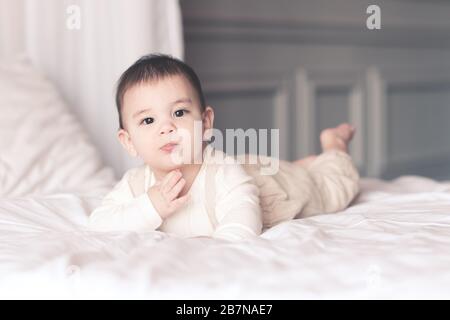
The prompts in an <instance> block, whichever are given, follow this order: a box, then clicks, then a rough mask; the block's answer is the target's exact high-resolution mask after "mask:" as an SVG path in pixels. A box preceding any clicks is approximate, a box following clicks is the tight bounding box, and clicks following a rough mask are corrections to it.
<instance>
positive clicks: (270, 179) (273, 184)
mask: <svg viewBox="0 0 450 320" xmlns="http://www.w3.org/2000/svg"><path fill="white" fill-rule="evenodd" d="M266 159H269V160H270V158H267V157H266ZM253 160H255V158H253ZM266 161H267V160H266ZM255 162H256V161H255ZM250 163H253V162H250ZM262 163H266V162H262ZM243 166H244V169H245V171H246V172H247V173H248V174H250V175H251V176H253V178H254V181H255V183H256V184H257V185H258V187H259V189H260V204H261V208H262V211H263V223H264V228H269V227H271V226H274V225H276V224H278V223H280V222H282V221H286V220H290V219H294V218H304V217H309V216H313V215H316V214H321V213H331V212H337V211H340V210H343V209H345V208H346V207H347V206H348V205H349V204H350V202H351V201H352V200H353V199H354V198H355V196H356V195H357V194H358V192H359V174H358V171H357V170H356V168H355V166H354V165H353V163H352V160H351V158H350V156H349V155H348V154H347V153H345V152H342V151H337V150H333V151H327V152H325V153H322V154H321V155H319V156H318V157H317V158H316V159H315V160H314V161H313V162H312V163H311V164H310V165H309V166H308V167H307V168H305V167H302V166H300V165H298V164H293V163H291V162H287V161H282V160H280V162H279V170H278V172H277V173H276V174H274V175H262V174H261V170H260V169H261V164H260V163H259V162H258V164H244V165H243Z"/></svg>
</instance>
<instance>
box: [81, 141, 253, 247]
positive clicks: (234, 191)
mask: <svg viewBox="0 0 450 320" xmlns="http://www.w3.org/2000/svg"><path fill="white" fill-rule="evenodd" d="M207 148H210V147H209V146H208V147H206V148H205V152H204V158H203V159H204V160H203V163H202V166H201V168H200V170H199V172H198V174H197V176H196V177H195V180H194V182H193V183H192V185H191V188H190V190H189V193H190V199H189V200H188V202H187V203H186V204H185V206H184V207H183V208H181V209H179V210H178V211H177V212H175V213H174V214H172V215H171V216H169V217H168V218H166V219H165V220H164V221H163V220H162V218H161V216H160V215H159V214H158V212H157V211H156V209H155V208H154V206H153V204H152V202H151V200H150V198H149V197H148V194H147V192H144V193H143V194H142V195H140V196H137V197H134V195H133V192H132V189H131V187H130V183H129V178H130V176H131V174H132V170H136V169H130V170H128V171H127V172H126V173H125V174H124V176H123V178H122V179H121V180H120V181H119V182H118V183H117V184H116V186H115V187H114V188H113V190H112V191H111V192H109V193H108V194H107V195H106V196H105V197H104V199H103V201H102V203H101V205H100V207H98V208H96V209H95V210H94V211H93V212H92V213H91V215H90V217H89V227H90V228H91V229H93V230H97V231H122V230H123V231H150V230H160V231H163V232H166V233H169V234H170V233H173V234H176V235H179V236H183V237H196V236H211V237H214V238H221V239H227V240H240V239H243V238H247V237H252V236H257V235H259V234H260V233H261V230H262V216H261V214H262V213H261V212H262V211H261V207H260V204H259V189H258V187H257V186H256V185H255V184H254V183H253V181H252V177H251V176H250V175H248V174H247V173H246V172H245V170H244V169H243V168H242V166H241V165H240V164H238V163H236V162H234V161H233V159H232V158H229V157H228V156H227V155H226V154H225V153H223V152H222V151H219V150H216V151H215V153H214V157H222V159H225V158H228V159H227V160H228V161H221V162H220V161H219V162H216V163H217V164H216V165H217V171H216V175H215V186H216V189H215V190H216V196H215V216H216V219H217V222H218V224H217V226H216V227H215V228H214V227H213V224H212V223H211V221H210V218H209V216H208V212H207V209H206V192H207V190H205V189H206V188H205V186H206V181H205V180H206V167H207V166H208V165H211V160H212V156H211V154H210V153H208V152H206V150H207ZM141 171H142V172H145V173H144V174H145V179H143V180H144V183H145V185H144V190H148V189H149V188H150V187H151V186H153V185H154V184H155V182H156V179H155V176H154V174H153V172H152V171H151V169H150V167H149V166H148V165H146V166H145V170H141Z"/></svg>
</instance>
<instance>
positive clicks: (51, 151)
mask: <svg viewBox="0 0 450 320" xmlns="http://www.w3.org/2000/svg"><path fill="white" fill-rule="evenodd" d="M114 183H115V177H114V173H113V171H112V169H111V168H109V167H106V166H105V165H104V164H103V163H102V161H101V158H100V156H99V154H98V152H97V150H96V149H95V148H94V146H93V144H92V143H91V141H90V139H89V137H88V136H87V134H86V132H85V130H83V128H82V126H81V125H80V123H79V122H78V121H77V119H76V118H75V116H74V115H73V114H71V113H70V111H69V108H68V107H67V105H66V104H65V103H64V102H63V100H62V99H61V97H60V95H59V94H58V92H57V91H56V89H55V88H54V86H53V85H52V84H51V83H50V82H49V81H48V80H47V79H46V78H45V77H43V76H42V75H41V74H40V73H39V72H37V70H35V69H34V68H33V67H32V66H31V63H29V62H28V61H27V59H25V58H23V57H22V58H17V59H15V60H14V61H12V62H10V63H8V64H6V63H3V64H2V63H0V196H24V195H28V194H50V193H60V192H70V193H78V194H93V193H95V192H100V193H102V192H104V190H107V189H109V188H111V187H112V186H113V185H114Z"/></svg>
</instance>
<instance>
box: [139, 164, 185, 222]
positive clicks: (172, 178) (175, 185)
mask: <svg viewBox="0 0 450 320" xmlns="http://www.w3.org/2000/svg"><path fill="white" fill-rule="evenodd" d="M185 184H186V180H184V179H183V177H182V174H181V172H180V170H173V171H171V172H169V173H168V174H167V175H166V176H165V177H164V179H163V180H162V181H161V182H156V183H155V185H154V186H152V187H151V188H149V189H148V192H147V194H148V196H149V198H150V200H151V201H152V204H153V206H154V207H155V209H156V211H158V213H159V215H160V216H161V218H163V219H166V218H167V217H169V216H170V215H172V214H173V213H174V212H175V211H177V210H178V209H179V208H180V207H181V206H183V205H184V204H185V203H186V201H187V200H188V198H189V193H188V194H186V195H184V196H182V197H179V198H178V194H179V193H180V192H181V190H182V189H183V187H184V185H185Z"/></svg>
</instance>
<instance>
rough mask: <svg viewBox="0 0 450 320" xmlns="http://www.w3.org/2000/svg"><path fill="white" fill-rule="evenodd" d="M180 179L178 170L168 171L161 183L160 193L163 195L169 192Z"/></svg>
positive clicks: (180, 175)
mask: <svg viewBox="0 0 450 320" xmlns="http://www.w3.org/2000/svg"><path fill="white" fill-rule="evenodd" d="M181 177H182V174H181V172H180V171H179V170H173V171H170V172H169V173H168V174H167V175H166V176H165V177H164V179H163V182H162V183H161V191H162V192H164V193H167V192H169V191H170V190H171V189H172V188H173V186H174V185H175V184H176V183H177V182H178V180H180V178H181Z"/></svg>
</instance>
